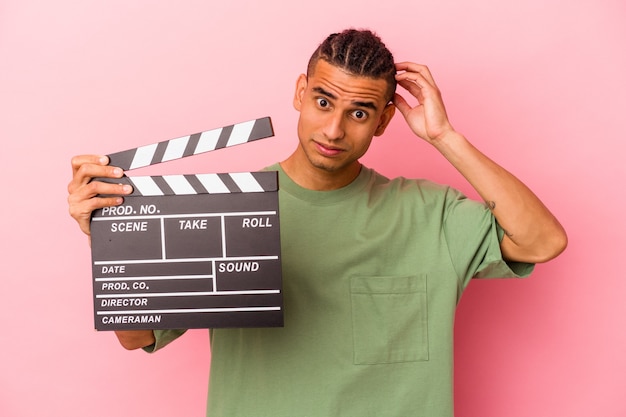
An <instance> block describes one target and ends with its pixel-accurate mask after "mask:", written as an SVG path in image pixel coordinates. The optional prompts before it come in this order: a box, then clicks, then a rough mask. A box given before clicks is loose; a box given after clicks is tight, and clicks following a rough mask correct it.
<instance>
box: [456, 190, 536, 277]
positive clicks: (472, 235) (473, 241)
mask: <svg viewBox="0 0 626 417" xmlns="http://www.w3.org/2000/svg"><path fill="white" fill-rule="evenodd" d="M445 205H446V209H445V217H444V235H445V238H446V243H447V245H448V249H449V252H450V257H451V260H452V262H453V264H454V266H455V269H456V271H457V274H458V276H459V279H460V280H461V283H462V287H463V288H465V287H466V286H467V284H468V283H469V280H470V279H471V278H523V277H527V276H529V275H530V273H531V272H532V271H533V269H534V265H533V264H529V263H522V262H507V261H505V260H504V259H503V257H502V252H501V250H500V242H501V241H502V238H503V237H504V230H503V229H502V228H501V227H500V226H499V225H498V223H497V221H496V219H495V217H494V216H493V214H492V213H491V211H490V210H489V209H488V208H487V207H486V206H485V205H484V204H481V203H479V202H477V201H473V200H470V199H468V198H466V197H465V196H464V195H463V194H461V193H460V192H458V191H456V190H454V189H449V190H448V192H447V195H446V203H445Z"/></svg>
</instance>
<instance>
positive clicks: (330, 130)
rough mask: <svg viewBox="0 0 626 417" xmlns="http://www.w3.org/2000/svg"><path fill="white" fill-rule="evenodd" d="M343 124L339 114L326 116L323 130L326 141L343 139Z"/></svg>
mask: <svg viewBox="0 0 626 417" xmlns="http://www.w3.org/2000/svg"><path fill="white" fill-rule="evenodd" d="M343 123H344V120H343V115H342V114H341V113H340V112H333V113H331V114H330V115H329V116H328V118H327V120H326V123H325V125H324V130H323V132H324V135H325V136H326V137H327V138H328V140H339V139H341V138H343V136H344V134H345V131H344V125H343Z"/></svg>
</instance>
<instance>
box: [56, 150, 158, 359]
mask: <svg viewBox="0 0 626 417" xmlns="http://www.w3.org/2000/svg"><path fill="white" fill-rule="evenodd" d="M108 163H109V159H108V158H107V157H106V156H98V155H80V156H75V157H74V158H72V181H71V182H70V183H69V185H68V187H67V190H68V193H69V196H68V198H67V201H68V204H69V212H70V215H71V216H72V217H73V218H74V220H76V222H77V223H78V225H79V227H80V229H81V230H82V231H83V232H84V233H85V234H86V235H87V236H91V230H90V223H89V221H90V219H91V213H92V212H93V211H94V210H96V209H99V208H102V207H108V206H117V205H120V204H122V203H123V202H124V199H123V197H99V195H100V194H106V195H125V194H130V193H131V192H132V188H131V187H130V186H129V185H120V184H109V183H104V182H100V181H92V180H93V178H96V177H98V178H105V177H106V178H120V177H122V175H124V172H123V171H122V170H121V169H120V168H117V167H111V166H108V165H107V164H108ZM115 334H116V336H117V338H118V340H119V342H120V344H121V345H122V346H123V347H124V348H126V349H139V348H143V347H146V346H150V345H151V344H153V343H154V342H155V338H154V333H153V332H152V330H124V331H116V332H115Z"/></svg>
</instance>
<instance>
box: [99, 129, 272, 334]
mask: <svg viewBox="0 0 626 417" xmlns="http://www.w3.org/2000/svg"><path fill="white" fill-rule="evenodd" d="M270 136H273V130H272V125H271V121H270V119H269V118H262V119H257V120H252V121H249V122H244V123H239V124H235V125H232V126H225V127H222V128H218V129H214V130H210V131H206V132H201V133H197V134H194V135H190V136H185V137H182V138H177V139H172V140H169V141H163V142H159V143H155V144H152V145H147V146H143V147H139V148H135V149H130V150H127V151H123V152H118V153H114V154H111V155H109V158H110V165H112V166H118V167H120V168H122V169H124V170H132V169H135V168H140V167H145V166H149V165H154V164H156V163H160V162H165V161H170V160H174V159H179V158H184V157H187V156H190V155H196V154H199V153H203V152H209V151H213V150H216V149H221V148H225V147H229V146H233V145H238V144H243V143H247V142H250V141H253V140H257V139H263V138H266V137H270ZM101 180H103V179H101ZM104 181H115V182H116V183H118V182H119V183H128V184H130V185H132V186H133V190H134V191H133V194H131V195H129V196H126V197H125V199H124V204H123V205H121V206H116V207H107V208H103V209H99V210H96V211H95V212H94V213H93V216H92V221H91V247H92V267H93V289H94V291H93V292H94V318H95V327H96V329H97V330H133V329H177V328H185V329H191V328H217V327H278V326H282V325H283V300H282V290H281V288H282V278H281V263H280V230H279V213H278V175H277V173H276V172H269V171H268V172H244V173H228V174H194V175H164V176H136V177H126V176H125V177H123V178H121V179H119V180H118V179H116V180H111V179H104Z"/></svg>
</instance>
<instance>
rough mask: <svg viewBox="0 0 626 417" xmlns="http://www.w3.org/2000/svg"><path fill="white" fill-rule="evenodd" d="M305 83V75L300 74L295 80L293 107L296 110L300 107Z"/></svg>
mask: <svg viewBox="0 0 626 417" xmlns="http://www.w3.org/2000/svg"><path fill="white" fill-rule="evenodd" d="M307 84H308V81H307V78H306V75H305V74H300V76H299V77H298V80H297V81H296V91H295V94H294V95H293V107H294V108H295V109H296V110H298V111H300V109H301V108H302V98H303V97H304V92H305V91H306V86H307Z"/></svg>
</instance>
